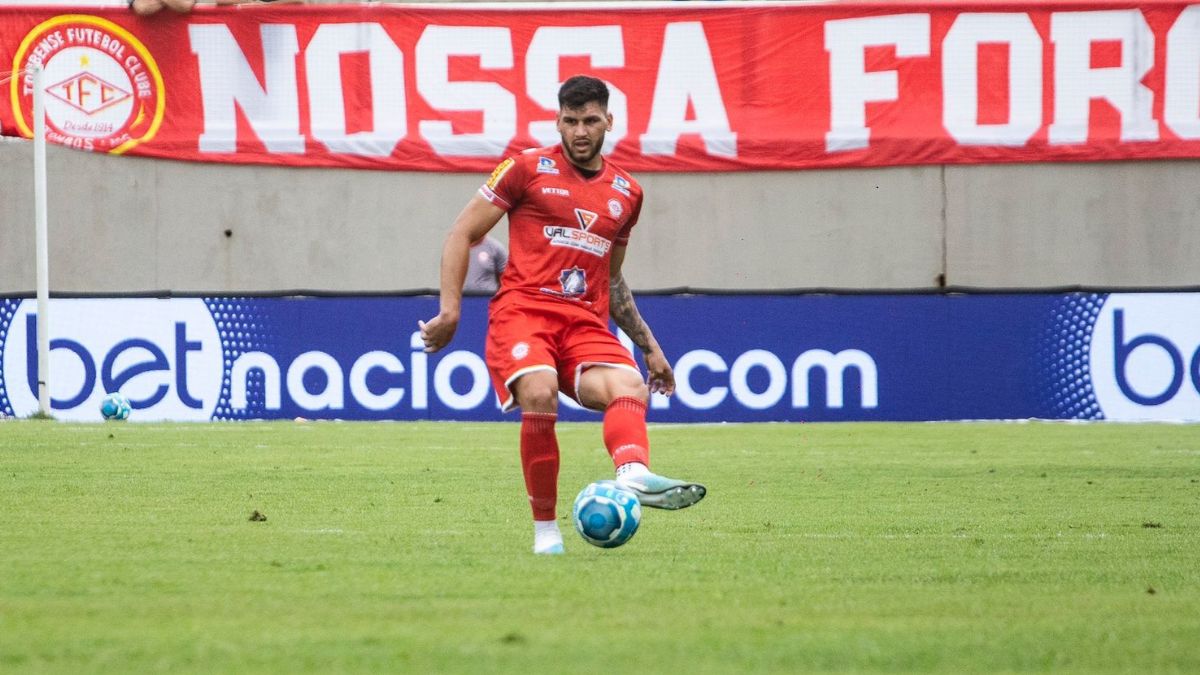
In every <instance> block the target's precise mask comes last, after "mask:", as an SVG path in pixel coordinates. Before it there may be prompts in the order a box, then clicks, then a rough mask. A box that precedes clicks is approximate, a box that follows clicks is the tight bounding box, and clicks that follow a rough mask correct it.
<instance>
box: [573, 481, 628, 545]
mask: <svg viewBox="0 0 1200 675" xmlns="http://www.w3.org/2000/svg"><path fill="white" fill-rule="evenodd" d="M571 520H572V521H573V522H574V523H575V531H576V532H578V533H579V536H581V537H583V540H584V541H586V542H587V543H589V544H592V545H593V546H599V547H601V548H615V547H617V546H620V545H622V544H624V543H625V542H627V541H629V540H630V539H632V538H633V535H634V534H635V533H637V529H638V525H640V524H641V522H642V506H641V505H640V504H638V499H637V495H635V494H634V493H632V492H630V491H629V490H626V489H625V488H623V487H621V486H620V485H619V484H618V483H617V482H615V481H611V480H602V481H596V482H595V483H592V484H591V485H588V486H587V487H585V488H583V491H581V492H580V493H579V496H578V497H576V498H575V507H574V508H573V509H572V510H571Z"/></svg>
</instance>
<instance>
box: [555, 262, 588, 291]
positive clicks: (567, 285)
mask: <svg viewBox="0 0 1200 675" xmlns="http://www.w3.org/2000/svg"><path fill="white" fill-rule="evenodd" d="M558 283H559V285H560V286H562V294H563V295H564V296H566V297H568V298H577V297H579V296H581V295H583V294H584V293H586V292H587V272H585V271H584V270H583V269H581V268H579V267H572V268H570V269H565V270H563V271H562V273H560V274H559V275H558Z"/></svg>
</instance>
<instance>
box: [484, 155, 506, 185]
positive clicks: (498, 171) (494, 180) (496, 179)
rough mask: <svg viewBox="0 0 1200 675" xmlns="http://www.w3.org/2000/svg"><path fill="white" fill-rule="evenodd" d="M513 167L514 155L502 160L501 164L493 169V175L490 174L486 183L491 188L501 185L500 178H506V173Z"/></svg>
mask: <svg viewBox="0 0 1200 675" xmlns="http://www.w3.org/2000/svg"><path fill="white" fill-rule="evenodd" d="M512 167H513V160H512V157H509V158H508V159H506V160H504V161H503V162H500V165H499V166H497V167H496V168H495V169H494V170H493V171H492V175H491V176H488V179H487V182H486V183H484V185H486V186H487V187H488V189H489V190H492V189H494V188H495V187H496V186H497V185H499V183H500V179H501V178H504V174H506V173H508V170H509V169H511V168H512Z"/></svg>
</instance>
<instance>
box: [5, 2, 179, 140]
mask: <svg viewBox="0 0 1200 675" xmlns="http://www.w3.org/2000/svg"><path fill="white" fill-rule="evenodd" d="M29 66H41V67H42V87H44V89H43V91H44V93H45V102H46V123H47V124H46V138H47V139H48V140H50V141H51V142H52V143H58V144H60V145H66V146H70V147H73V148H78V149H80V150H90V151H94V152H110V153H113V154H116V155H119V154H122V153H124V152H126V151H128V150H129V149H130V148H133V147H134V146H136V145H138V144H139V143H145V142H147V141H149V140H151V139H152V138H154V135H155V134H157V133H158V129H159V127H160V126H162V122H163V116H164V113H165V111H166V100H165V97H164V95H163V79H162V73H160V72H159V70H158V64H156V63H155V61H154V57H153V56H151V55H150V52H149V51H148V50H147V49H146V47H145V45H143V44H142V43H141V42H140V41H138V39H137V38H136V37H134V36H133V35H132V34H131V33H129V32H128V31H126V30H125V29H124V28H122V27H120V26H118V25H117V24H115V23H112V22H111V21H108V20H105V19H101V18H99V17H95V16H86V15H79V14H68V15H61V16H56V17H54V18H52V19H49V20H47V21H44V22H42V23H41V24H40V25H38V26H37V27H36V28H34V29H33V30H32V31H30V32H29V33H28V34H27V35H26V36H25V39H24V40H22V41H21V45H20V47H18V48H17V51H16V55H15V56H14V58H13V69H14V70H16V71H20V70H22V69H27V68H28V67H29ZM10 99H11V104H12V109H13V114H14V117H15V118H16V122H17V127H18V128H19V129H20V131H21V133H23V134H24V135H26V136H33V129H32V126H33V114H32V111H33V75H32V74H31V73H29V72H26V74H25V75H24V76H23V77H14V78H13V80H12V85H11V88H10Z"/></svg>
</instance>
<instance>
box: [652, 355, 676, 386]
mask: <svg viewBox="0 0 1200 675" xmlns="http://www.w3.org/2000/svg"><path fill="white" fill-rule="evenodd" d="M646 370H648V371H649V372H650V378H649V381H648V382H647V384H649V385H650V393H652V394H662V395H663V396H670V395H671V394H673V393H675V371H673V370H671V363H670V362H669V361H667V356H666V354H663V353H662V350H661V349H655V350H654V351H651V352H647V353H646Z"/></svg>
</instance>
